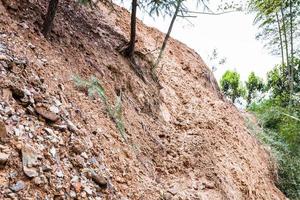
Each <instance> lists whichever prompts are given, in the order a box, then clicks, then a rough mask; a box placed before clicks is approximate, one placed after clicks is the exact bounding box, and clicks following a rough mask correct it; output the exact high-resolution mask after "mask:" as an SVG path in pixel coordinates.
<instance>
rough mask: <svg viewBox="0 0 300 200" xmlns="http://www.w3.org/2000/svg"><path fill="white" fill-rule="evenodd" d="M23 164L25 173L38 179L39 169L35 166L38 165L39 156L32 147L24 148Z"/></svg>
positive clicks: (26, 146) (25, 146)
mask: <svg viewBox="0 0 300 200" xmlns="http://www.w3.org/2000/svg"><path fill="white" fill-rule="evenodd" d="M22 162H23V163H22V164H23V171H24V173H25V174H26V175H27V176H28V177H30V178H33V177H37V176H38V175H39V174H38V169H37V168H35V167H34V166H37V164H38V155H37V153H36V152H35V151H34V149H33V148H32V147H31V146H30V145H27V144H26V145H24V146H23V148H22Z"/></svg>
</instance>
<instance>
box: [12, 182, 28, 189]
mask: <svg viewBox="0 0 300 200" xmlns="http://www.w3.org/2000/svg"><path fill="white" fill-rule="evenodd" d="M25 187H26V185H25V183H24V182H23V181H18V182H17V183H16V184H14V185H13V186H11V187H10V189H11V190H12V191H14V192H19V191H20V190H23V189H24V188H25Z"/></svg>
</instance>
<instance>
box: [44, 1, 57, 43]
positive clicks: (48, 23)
mask: <svg viewBox="0 0 300 200" xmlns="http://www.w3.org/2000/svg"><path fill="white" fill-rule="evenodd" d="M58 1H59V0H50V2H49V5H48V10H47V14H46V17H45V20H44V24H43V31H42V33H43V34H44V36H45V37H46V38H47V37H48V35H49V33H50V32H51V30H52V26H53V20H54V17H55V14H56V10H57V5H58Z"/></svg>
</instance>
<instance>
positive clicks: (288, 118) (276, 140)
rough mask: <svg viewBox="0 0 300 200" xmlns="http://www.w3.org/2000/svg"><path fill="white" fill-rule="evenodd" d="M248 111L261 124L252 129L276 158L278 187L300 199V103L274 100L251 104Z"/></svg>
mask: <svg viewBox="0 0 300 200" xmlns="http://www.w3.org/2000/svg"><path fill="white" fill-rule="evenodd" d="M249 110H250V111H252V112H253V113H254V114H255V115H256V116H257V118H258V120H259V124H261V126H262V131H254V130H253V128H252V131H253V132H254V133H255V134H256V135H257V137H258V138H259V139H260V140H261V141H262V142H263V143H264V144H266V145H268V146H270V148H271V150H272V153H273V155H274V157H275V158H276V160H277V163H278V176H279V181H278V186H279V188H280V189H281V190H282V191H283V192H284V193H285V194H286V195H287V197H289V198H290V199H295V200H296V199H297V200H298V199H300V120H299V119H300V106H299V105H294V106H289V107H281V106H280V102H278V101H276V100H274V99H273V100H265V101H264V102H261V103H260V104H252V105H251V106H250V108H249ZM248 125H249V123H248ZM250 127H252V126H250Z"/></svg>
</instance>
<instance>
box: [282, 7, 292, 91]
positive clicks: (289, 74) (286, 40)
mask: <svg viewBox="0 0 300 200" xmlns="http://www.w3.org/2000/svg"><path fill="white" fill-rule="evenodd" d="M280 11H281V15H282V31H283V36H284V43H285V54H286V67H287V72H288V82H289V89H291V70H290V61H289V45H288V39H287V30H286V23H285V17H284V12H283V8H282V6H281V7H280Z"/></svg>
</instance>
